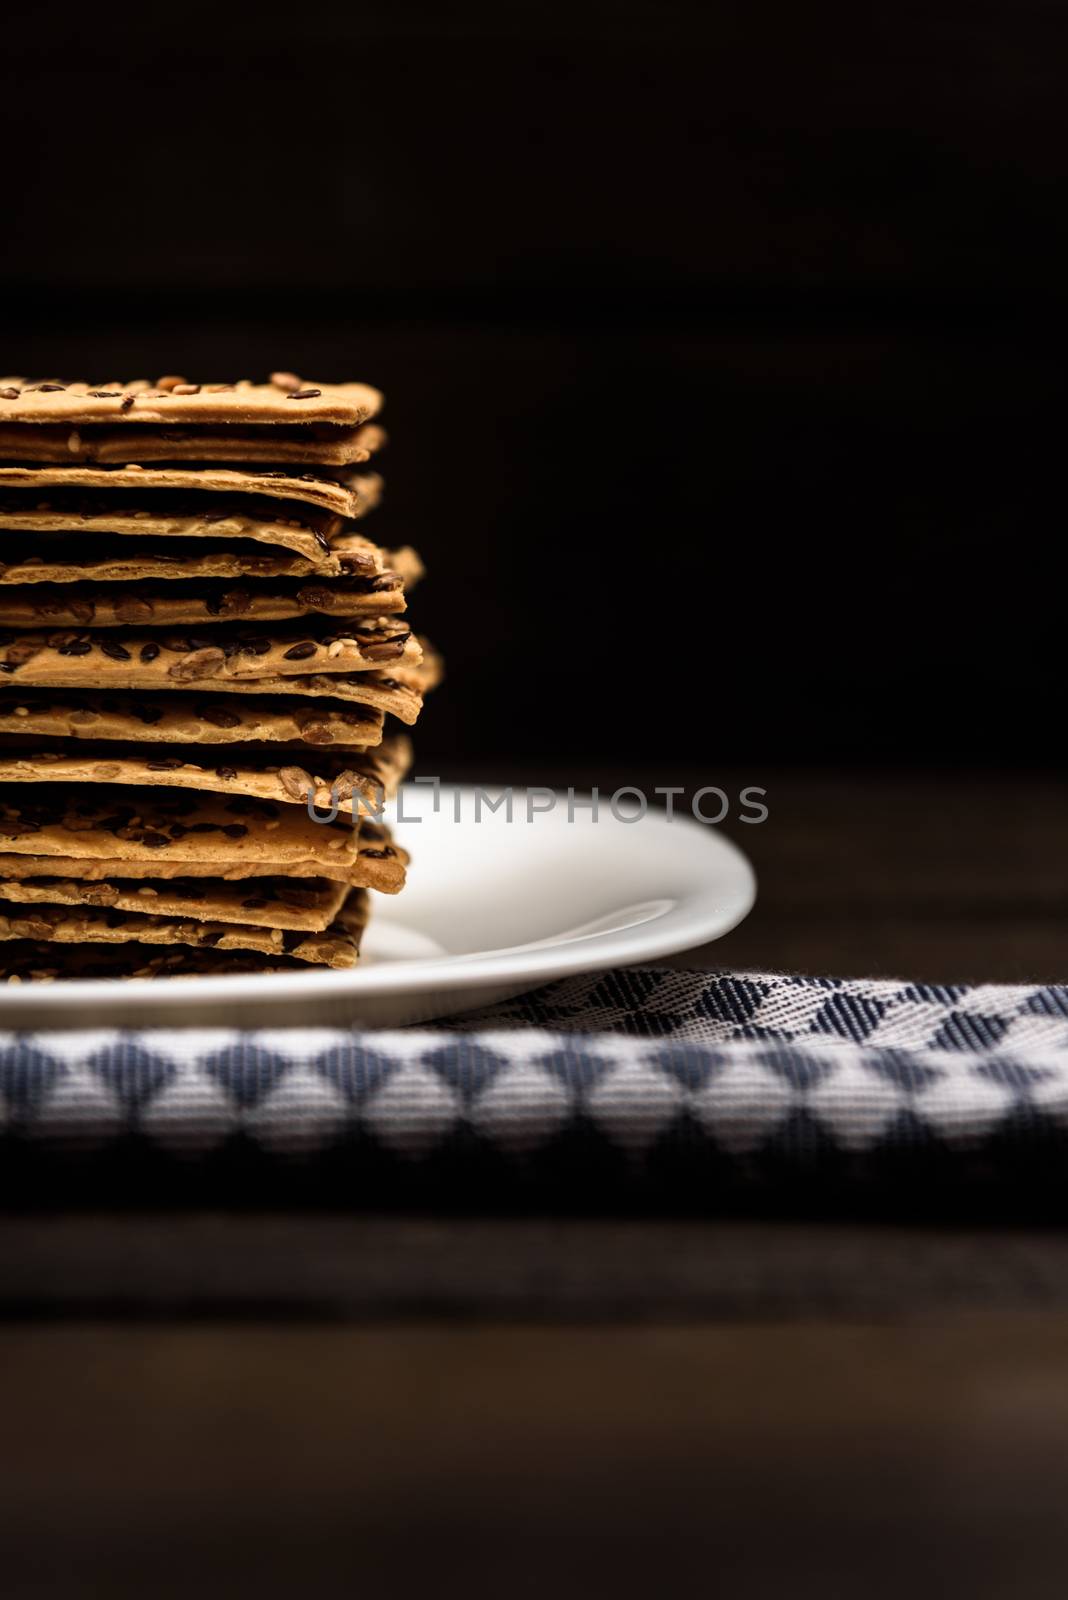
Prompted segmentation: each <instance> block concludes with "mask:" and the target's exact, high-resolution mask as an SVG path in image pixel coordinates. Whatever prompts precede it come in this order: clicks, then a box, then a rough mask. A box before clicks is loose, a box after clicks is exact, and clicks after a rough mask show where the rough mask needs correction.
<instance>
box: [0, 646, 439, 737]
mask: <svg viewBox="0 0 1068 1600" xmlns="http://www.w3.org/2000/svg"><path fill="white" fill-rule="evenodd" d="M421 644H422V649H423V660H422V661H421V662H420V663H419V664H418V665H409V664H408V663H405V662H402V663H400V664H399V665H398V666H397V667H394V668H391V670H390V672H388V673H384V672H352V673H340V672H339V673H332V674H331V673H320V674H316V675H314V676H312V677H306V678H298V677H294V678H283V677H269V678H226V679H224V678H212V679H210V680H207V681H206V682H205V683H204V686H205V688H207V689H210V690H211V691H212V693H214V694H219V693H224V694H228V695H231V694H254V695H258V696H260V697H263V696H264V695H267V696H274V695H286V696H294V695H295V696H300V697H307V698H309V699H319V698H323V697H329V698H330V699H334V700H344V701H354V702H355V703H357V704H359V705H366V706H371V707H372V708H373V709H375V710H378V711H382V712H387V711H388V712H391V713H392V714H393V716H395V717H398V718H399V719H400V720H401V722H405V723H407V724H408V725H409V726H411V725H412V724H413V723H414V722H416V721H417V720H418V717H419V713H420V711H421V710H422V708H423V695H424V693H425V692H426V691H427V690H429V689H432V688H434V687H435V685H436V684H437V683H438V682H440V678H441V670H440V661H439V659H438V657H436V656H434V655H431V656H429V657H428V656H427V646H426V643H425V642H424V641H421ZM201 681H202V682H204V680H201ZM26 686H27V680H26V679H25V678H24V677H23V678H20V679H19V680H17V681H13V680H12V679H11V678H10V677H5V676H3V675H0V703H2V701H3V700H4V698H5V695H4V692H3V691H4V690H5V688H6V689H7V690H8V692H9V693H11V694H12V695H17V696H18V700H17V703H18V704H19V705H24V704H26V700H25V698H24V693H23V691H24V689H25V688H26ZM169 686H170V687H173V688H176V689H178V688H182V687H188V685H183V684H182V683H181V682H180V681H178V680H175V679H171V680H162V681H160V680H150V681H149V683H148V687H149V688H156V689H163V688H167V687H169ZM130 687H136V686H133V685H131V686H130ZM64 698H66V696H65V697H64ZM305 737H308V736H307V735H305ZM310 742H311V743H317V742H322V741H317V740H314V739H312V740H310Z"/></svg>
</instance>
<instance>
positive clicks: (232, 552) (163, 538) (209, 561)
mask: <svg viewBox="0 0 1068 1600" xmlns="http://www.w3.org/2000/svg"><path fill="white" fill-rule="evenodd" d="M9 515H10V517H11V520H12V521H16V520H19V519H17V518H15V517H14V515H13V514H9ZM35 515H38V516H40V517H42V518H44V517H45V516H48V515H49V513H35ZM313 517H314V518H318V519H319V521H320V528H319V530H318V531H320V532H323V534H324V538H323V539H322V540H320V539H318V538H317V537H316V538H315V539H314V544H313V545H309V546H308V548H309V549H313V548H314V551H315V554H314V555H301V554H300V553H298V552H297V551H294V550H290V549H288V548H285V547H283V546H282V545H280V544H277V543H276V542H275V541H276V538H277V537H278V532H279V530H275V531H273V532H272V530H271V529H270V528H269V527H261V529H260V533H261V534H262V537H258V538H256V539H255V540H253V538H252V537H251V536H250V537H249V539H248V540H247V541H246V540H245V539H243V538H242V537H240V536H238V537H234V538H230V537H218V538H217V537H216V536H215V530H214V527H213V526H212V524H211V523H210V522H207V521H206V520H205V519H204V518H200V519H198V520H199V522H201V523H202V524H203V526H201V527H200V528H199V529H198V530H197V531H195V532H194V533H192V534H190V535H188V536H184V535H183V534H181V533H174V532H168V531H166V529H165V530H164V532H162V533H160V534H158V535H155V536H153V535H151V534H149V535H146V534H144V533H142V531H141V527H142V524H141V522H140V521H139V520H138V514H137V513H133V514H132V515H130V516H127V517H126V518H125V519H123V518H122V517H113V518H109V517H107V516H106V515H100V516H97V517H95V518H94V519H93V527H94V528H96V526H97V525H99V527H100V529H101V530H102V531H100V532H96V531H90V532H86V531H85V530H84V529H82V528H80V527H75V526H74V524H73V522H72V521H71V519H70V518H67V519H66V520H67V521H68V523H70V526H68V527H67V528H65V529H64V530H62V531H54V530H48V531H41V532H34V531H32V530H31V531H29V532H24V531H17V532H13V531H11V530H9V529H4V531H2V532H0V586H3V587H17V588H22V587H25V586H28V585H31V584H57V583H62V584H68V583H79V582H85V581H90V582H92V583H109V582H110V583H115V582H117V583H128V582H131V581H134V580H137V579H150V580H154V581H158V580H160V579H163V580H164V581H166V582H171V581H179V582H181V581H186V582H188V581H190V580H194V581H196V580H200V581H203V580H204V579H211V578H231V579H233V578H236V579H241V580H243V579H247V578H253V579H258V580H261V581H263V580H267V579H274V580H279V579H281V580H285V579H290V578H293V579H307V578H315V579H316V580H319V579H322V578H338V579H339V580H340V581H342V582H344V581H345V580H348V579H357V578H359V579H371V578H375V577H378V576H381V575H383V574H384V573H385V572H386V571H392V572H393V573H394V575H395V576H396V577H398V578H400V580H401V583H402V585H403V586H404V587H405V588H410V587H411V586H412V584H413V583H415V582H416V581H417V580H418V579H419V578H420V577H421V576H422V570H423V569H422V566H421V564H420V562H419V559H418V557H417V556H416V555H415V552H414V551H413V550H410V549H408V548H407V547H405V548H403V549H401V550H396V551H392V552H387V551H384V550H380V549H379V548H378V546H377V545H375V544H372V543H371V541H370V540H369V539H364V538H362V537H361V536H360V535H359V534H354V533H351V532H347V533H344V534H337V535H335V537H334V538H333V539H332V540H329V541H327V539H326V530H327V529H343V528H347V527H348V524H346V523H344V522H343V520H342V518H340V517H334V516H327V515H326V514H325V513H322V512H316V513H313ZM21 520H22V521H24V522H30V521H32V520H33V518H32V517H30V516H25V517H23V518H22V519H21ZM59 520H64V519H63V518H62V517H61V518H59ZM155 520H157V521H162V522H166V520H167V519H165V518H159V519H155ZM3 521H4V513H3V512H2V511H0V524H2V523H3ZM177 521H178V519H174V522H175V523H176V524H177ZM112 525H116V526H117V527H118V531H117V532H108V531H106V530H107V529H108V528H110V527H112ZM289 531H290V532H292V531H293V530H292V529H291V530H289ZM308 531H311V532H312V533H313V535H314V534H315V532H316V530H315V528H314V525H313V526H312V527H310V529H309V530H308ZM72 535H76V537H72ZM283 536H286V535H285V534H284V533H283ZM265 545H272V546H273V548H271V549H265V548H264V546H265ZM0 592H2V591H0Z"/></svg>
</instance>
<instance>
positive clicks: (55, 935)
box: [0, 889, 367, 967]
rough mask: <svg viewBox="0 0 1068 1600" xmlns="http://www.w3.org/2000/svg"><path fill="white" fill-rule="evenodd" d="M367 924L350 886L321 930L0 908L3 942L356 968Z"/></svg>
mask: <svg viewBox="0 0 1068 1600" xmlns="http://www.w3.org/2000/svg"><path fill="white" fill-rule="evenodd" d="M366 924H367V896H366V894H365V893H364V891H363V890H362V889H350V890H349V891H348V893H347V895H346V897H345V901H344V904H343V905H342V907H341V909H340V910H339V912H338V913H337V916H336V917H335V918H334V920H333V922H332V923H331V924H330V926H329V928H327V929H324V930H323V931H322V932H321V933H308V932H305V931H304V930H302V929H298V928H291V929H286V930H283V929H282V928H264V927H258V926H256V925H254V924H252V923H238V922H206V921H201V920H199V919H192V918H188V917H167V916H157V915H147V914H145V913H144V912H137V911H123V910H121V909H119V908H118V907H109V908H106V909H105V908H98V907H91V906H66V905H61V906H53V905H34V906H26V907H18V908H12V909H10V910H9V911H6V912H5V911H0V940H8V939H31V940H33V941H34V942H36V943H41V942H48V943H56V944H74V945H96V944H105V945H115V944H145V945H157V944H177V945H194V946H196V947H199V948H203V949H209V950H255V951H258V952H259V953H260V954H261V955H267V956H279V955H285V956H291V957H292V958H293V960H295V961H303V962H311V963H314V964H315V965H317V966H327V967H354V966H355V965H356V962H357V959H358V957H359V953H360V940H361V939H362V937H363V930H364V928H365V926H366Z"/></svg>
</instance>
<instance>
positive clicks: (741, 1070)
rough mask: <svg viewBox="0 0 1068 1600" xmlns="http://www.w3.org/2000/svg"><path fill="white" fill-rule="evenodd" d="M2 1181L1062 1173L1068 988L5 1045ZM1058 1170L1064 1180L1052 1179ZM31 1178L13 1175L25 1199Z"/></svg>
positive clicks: (522, 1004) (719, 987) (708, 1180)
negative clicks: (78, 1171)
mask: <svg viewBox="0 0 1068 1600" xmlns="http://www.w3.org/2000/svg"><path fill="white" fill-rule="evenodd" d="M0 1144H2V1145H3V1146H4V1148H5V1149H6V1151H7V1154H8V1162H7V1164H6V1168H4V1169H3V1172H2V1173H0V1176H3V1175H6V1176H7V1177H8V1179H9V1181H15V1182H17V1181H21V1178H22V1176H23V1175H24V1174H25V1173H26V1172H27V1171H28V1170H29V1167H30V1166H32V1165H33V1164H34V1162H37V1161H39V1160H46V1161H48V1162H49V1163H51V1166H52V1169H53V1170H54V1167H55V1163H56V1161H57V1159H58V1160H60V1161H62V1162H66V1163H68V1164H69V1163H70V1162H71V1161H72V1160H73V1161H75V1162H78V1161H81V1162H82V1163H83V1164H84V1163H85V1161H87V1160H88V1161H89V1162H90V1163H91V1162H92V1161H94V1160H97V1159H99V1158H100V1157H114V1156H115V1155H117V1154H119V1153H121V1154H122V1157H123V1162H124V1164H125V1165H126V1166H127V1167H128V1166H129V1164H130V1163H131V1162H132V1163H133V1165H134V1166H135V1167H136V1169H137V1171H138V1172H139V1173H141V1174H142V1175H144V1174H146V1173H147V1172H149V1171H150V1169H151V1168H152V1167H153V1166H158V1167H166V1166H168V1165H169V1166H170V1167H171V1169H172V1170H176V1169H180V1170H183V1171H185V1172H188V1171H189V1169H190V1167H191V1166H197V1165H199V1166H202V1167H203V1166H205V1165H206V1166H208V1167H209V1168H212V1169H213V1170H215V1171H216V1172H219V1171H222V1170H224V1169H225V1170H228V1171H230V1172H231V1173H232V1172H233V1170H234V1167H233V1162H234V1160H235V1159H237V1162H238V1168H239V1169H240V1170H241V1171H243V1172H245V1173H251V1172H255V1173H257V1174H258V1175H259V1176H261V1177H262V1176H263V1175H264V1172H265V1171H266V1170H267V1169H271V1168H273V1169H277V1168H278V1167H279V1165H280V1164H281V1165H283V1166H285V1167H287V1168H292V1167H293V1166H294V1165H297V1166H304V1168H305V1169H308V1168H309V1167H311V1168H313V1169H314V1170H316V1171H317V1172H319V1173H320V1174H322V1175H326V1174H329V1177H330V1190H331V1193H333V1194H335V1195H336V1194H337V1193H338V1192H341V1193H343V1194H346V1195H351V1196H353V1197H356V1196H358V1195H359V1196H368V1195H369V1196H372V1197H375V1196H380V1197H383V1198H386V1197H388V1196H389V1195H391V1194H392V1193H394V1192H397V1191H398V1190H399V1191H401V1192H411V1191H412V1190H413V1185H414V1190H415V1191H418V1193H419V1194H421V1195H422V1197H423V1198H424V1199H425V1198H426V1197H427V1195H428V1194H430V1195H433V1194H434V1193H435V1192H441V1193H444V1192H446V1191H448V1190H449V1189H450V1188H452V1189H456V1190H457V1191H458V1192H459V1191H462V1192H463V1194H464V1196H465V1197H466V1199H467V1200H468V1201H470V1200H472V1199H473V1200H474V1201H475V1203H479V1202H480V1201H482V1200H486V1201H488V1200H490V1199H491V1198H492V1197H493V1196H494V1195H495V1194H497V1193H499V1192H501V1191H502V1190H504V1189H508V1188H509V1187H511V1188H513V1189H515V1188H517V1186H518V1190H519V1191H520V1192H522V1191H524V1190H527V1189H529V1188H530V1187H531V1186H533V1187H534V1188H537V1189H540V1190H541V1191H542V1192H544V1191H545V1189H546V1187H548V1189H549V1191H552V1190H553V1189H554V1188H555V1189H558V1190H559V1191H560V1193H562V1194H563V1193H565V1192H566V1193H570V1194H572V1195H574V1194H575V1193H581V1192H582V1191H583V1190H586V1191H588V1192H589V1193H590V1194H592V1193H594V1192H596V1191H597V1190H598V1188H599V1186H600V1185H602V1184H604V1185H606V1186H607V1187H606V1188H605V1190H604V1191H603V1192H605V1193H607V1192H608V1190H609V1189H611V1187H612V1186H613V1184H614V1183H616V1182H619V1183H621V1184H623V1185H625V1186H630V1187H631V1188H633V1187H634V1186H635V1185H637V1187H638V1188H639V1189H641V1188H642V1187H643V1186H648V1185H651V1184H652V1185H655V1186H656V1187H657V1188H658V1189H663V1188H665V1186H666V1188H667V1189H668V1190H671V1189H672V1188H673V1187H675V1188H679V1189H680V1190H685V1191H686V1193H687V1195H688V1196H689V1197H690V1198H693V1196H694V1195H695V1194H696V1195H700V1196H704V1195H710V1194H712V1193H713V1192H715V1191H717V1190H718V1189H719V1188H721V1187H722V1186H723V1185H727V1186H735V1185H738V1184H743V1185H752V1184H753V1183H754V1182H761V1181H764V1182H767V1181H772V1180H773V1181H776V1182H777V1181H781V1180H783V1179H784V1178H790V1179H792V1180H796V1178H797V1177H798V1176H799V1175H804V1176H806V1177H807V1178H809V1179H812V1178H826V1177H827V1176H829V1175H830V1176H833V1177H834V1179H835V1181H837V1182H840V1181H842V1180H848V1181H850V1182H852V1181H853V1180H856V1179H862V1178H868V1179H870V1178H872V1177H876V1178H878V1177H880V1176H881V1177H886V1176H888V1175H892V1174H893V1173H895V1172H899V1171H900V1170H901V1160H902V1158H903V1157H904V1158H908V1159H909V1160H910V1161H911V1162H912V1163H913V1164H915V1163H917V1162H918V1163H919V1165H920V1166H922V1167H923V1169H924V1171H925V1173H926V1175H927V1176H930V1175H931V1174H932V1173H936V1174H943V1175H952V1176H953V1178H954V1180H955V1179H956V1177H957V1176H959V1175H960V1174H961V1173H963V1172H968V1173H969V1174H970V1175H973V1176H974V1175H975V1174H976V1173H980V1174H982V1175H984V1176H991V1175H997V1173H998V1172H999V1171H1000V1170H1001V1169H1002V1168H1003V1166H1004V1163H1005V1162H1006V1160H1008V1159H1010V1157H1011V1160H1012V1162H1013V1164H1014V1168H1015V1170H1019V1168H1020V1164H1021V1162H1022V1163H1023V1164H1024V1167H1025V1168H1027V1169H1029V1170H1031V1171H1035V1170H1038V1168H1039V1167H1042V1166H1043V1163H1045V1168H1044V1170H1049V1171H1055V1172H1057V1173H1058V1174H1059V1172H1060V1169H1061V1166H1062V1163H1063V1157H1064V1154H1065V1150H1064V1146H1065V1145H1066V1144H1068V987H1062V986H1041V987H1039V986H1034V985H1023V986H1006V985H996V984H985V985H979V986H968V985H947V986H944V987H939V986H932V985H927V984H919V983H897V982H885V981H866V980H864V981H858V980H842V979H835V978H800V977H784V976H774V975H767V974H759V973H747V974H730V973H709V972H685V971H675V970H670V969H666V968H630V969H627V970H625V971H618V972H610V973H600V974H596V975H594V976H590V977H580V978H573V979H568V980H565V981H562V982H559V983H556V984H552V985H550V986H549V987H547V988H544V989H541V990H539V991H537V992H536V993H534V994H530V995H526V996H523V997H521V998H520V999H517V1000H513V1001H509V1002H506V1003H504V1004H502V1005H500V1006H497V1007H494V1008H492V1009H490V1010H488V1011H485V1012H482V1013H472V1014H471V1015H469V1016H468V1017H466V1018H462V1019H458V1020H453V1021H451V1022H449V1023H446V1024H443V1025H441V1026H439V1027H436V1028H433V1029H425V1028H418V1029H417V1028H409V1029H400V1030H396V1031H375V1032H360V1031H347V1030H344V1029H335V1028H311V1027H308V1028H293V1029H277V1030H265V1031H262V1032H257V1033H240V1032H237V1031H235V1030H212V1031H210V1032H208V1031H198V1030H195V1029H194V1030H188V1031H181V1030H168V1031H166V1032H162V1031H161V1032H152V1031H145V1032H99V1033H77V1032H74V1033H71V1032H55V1033H33V1034H7V1035H2V1036H0ZM1051 1163H1052V1165H1051ZM12 1174H14V1178H12Z"/></svg>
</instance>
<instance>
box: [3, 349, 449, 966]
mask: <svg viewBox="0 0 1068 1600" xmlns="http://www.w3.org/2000/svg"><path fill="white" fill-rule="evenodd" d="M381 404H382V396H381V395H380V394H379V393H378V391H377V390H375V389H372V388H369V387H368V386H367V385H365V384H359V383H346V384H339V385H328V384H315V383H303V382H301V380H300V379H299V378H297V377H296V376H294V375H293V374H291V373H282V372H279V373H275V374H273V376H272V378H271V381H270V382H269V383H266V384H256V383H249V382H241V383H208V384H195V383H189V382H187V381H186V380H185V379H184V378H179V377H168V378H161V379H160V380H159V382H158V383H156V384H149V383H144V382H137V383H104V384H85V383H59V382H26V381H23V380H21V379H18V378H11V379H2V380H0V463H3V464H2V465H0V977H4V978H7V979H50V978H56V977H65V976H79V977H85V976H96V975H99V974H108V975H115V976H119V975H127V976H131V977H134V976H136V977H146V976H157V975H171V974H191V973H225V972H255V971H273V970H279V969H288V968H301V967H302V966H304V967H306V966H307V964H309V963H310V964H314V965H319V966H323V965H325V966H330V967H350V966H352V965H353V964H354V963H355V962H356V960H357V958H358V954H359V948H360V940H361V936H362V933H363V929H364V926H365V923H366V920H367V914H368V897H367V894H366V891H367V890H368V889H377V890H381V891H384V892H385V893H387V894H393V893H396V892H397V890H399V889H400V888H402V886H403V884H404V876H405V869H406V865H407V858H406V856H405V854H404V852H403V851H402V850H401V849H400V848H399V847H398V846H397V845H396V844H394V842H393V840H392V839H391V837H390V835H389V832H388V830H387V828H386V827H385V825H384V823H383V822H382V821H381V820H380V815H381V809H382V802H383V799H384V798H385V797H388V796H389V795H390V794H391V793H392V792H393V791H394V790H395V788H396V786H397V785H398V783H399V782H400V781H401V779H402V778H403V777H404V774H405V772H406V770H407V768H408V765H409V763H410V760H411V748H410V745H409V741H408V739H407V737H406V735H405V734H404V733H403V732H399V731H393V730H394V729H395V728H396V726H397V724H398V723H399V724H402V725H411V724H412V723H414V722H415V720H416V718H417V717H418V715H419V712H420V708H421V706H422V702H423V695H424V693H425V692H426V691H427V690H428V689H430V688H431V687H433V685H434V683H435V682H436V681H437V678H438V676H439V672H440V667H439V663H438V661H437V659H436V658H435V657H434V655H433V652H432V651H431V650H430V649H429V647H428V646H427V644H426V643H425V642H423V641H420V640H419V639H417V638H416V636H415V635H414V634H413V633H412V630H411V628H410V627H409V625H408V623H407V621H406V618H405V612H406V607H407V592H408V590H409V589H410V588H411V586H412V585H413V584H414V583H415V582H416V580H417V579H418V577H419V576H420V574H421V571H422V569H421V566H420V563H419V559H418V557H417V556H416V555H415V553H414V551H412V550H411V549H408V548H405V549H400V550H392V551H390V550H383V549H380V548H379V547H378V546H377V545H376V544H374V543H373V542H372V541H371V540H370V539H368V538H366V537H364V535H363V533H362V532H361V531H359V530H360V528H361V526H362V518H363V516H364V515H365V513H366V512H368V511H369V510H371V508H372V507H373V506H374V505H375V504H376V502H377V500H378V499H379V496H380V494H381V488H382V484H381V479H380V478H379V476H378V474H377V473H376V472H375V471H374V470H373V464H374V458H375V456H376V454H377V452H378V450H379V449H380V448H381V446H382V444H383V442H384V435H383V433H382V430H381V428H380V427H378V425H377V424H376V423H375V422H374V421H373V420H372V419H373V418H375V417H376V416H377V414H378V412H379V410H380V408H381ZM387 716H388V717H391V718H393V719H395V720H394V721H393V722H392V723H390V724H389V725H387V723H386V718H387Z"/></svg>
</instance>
